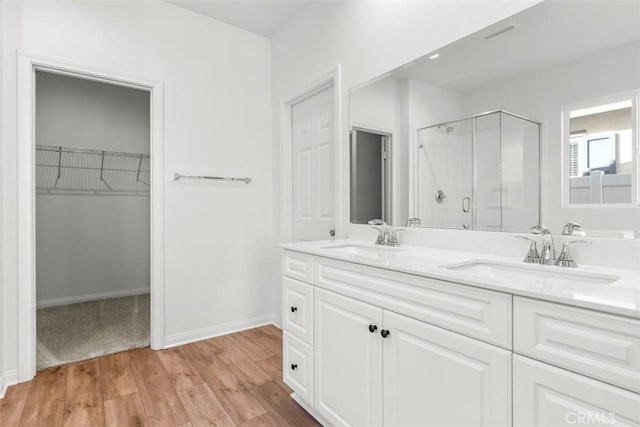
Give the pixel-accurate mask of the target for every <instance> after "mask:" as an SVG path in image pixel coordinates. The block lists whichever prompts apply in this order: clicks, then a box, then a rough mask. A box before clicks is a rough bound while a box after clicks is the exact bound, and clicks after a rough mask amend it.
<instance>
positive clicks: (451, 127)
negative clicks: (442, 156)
mask: <svg viewBox="0 0 640 427" xmlns="http://www.w3.org/2000/svg"><path fill="white" fill-rule="evenodd" d="M442 128H444V131H445V132H446V133H451V132H453V126H449V125H448V124H446V123H443V124H440V125H438V129H442Z"/></svg>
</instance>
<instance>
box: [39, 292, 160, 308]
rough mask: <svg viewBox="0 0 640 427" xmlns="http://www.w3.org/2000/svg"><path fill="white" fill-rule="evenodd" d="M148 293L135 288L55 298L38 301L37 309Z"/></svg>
mask: <svg viewBox="0 0 640 427" xmlns="http://www.w3.org/2000/svg"><path fill="white" fill-rule="evenodd" d="M148 293H149V288H134V289H125V290H122V291H110V292H99V293H96V294H87V295H80V296H74V297H65V298H54V299H48V300H44V301H38V302H37V304H36V307H37V308H44V307H53V306H56V305H68V304H77V303H79V302H87V301H97V300H101V299H108V298H120V297H130V296H133V295H142V294H148Z"/></svg>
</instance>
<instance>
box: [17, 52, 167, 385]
mask: <svg viewBox="0 0 640 427" xmlns="http://www.w3.org/2000/svg"><path fill="white" fill-rule="evenodd" d="M17 59H18V70H17V84H18V87H17V93H18V99H17V111H18V117H17V128H18V162H17V171H18V251H17V257H18V382H24V381H29V380H31V379H32V378H33V377H34V376H35V374H36V351H37V350H36V231H35V218H36V210H35V207H36V205H35V195H36V190H35V142H36V141H35V101H36V99H35V95H36V92H35V72H36V70H40V71H46V72H49V73H54V74H60V75H65V76H70V77H75V78H80V79H86V80H92V81H97V82H101V83H108V84H113V85H117V86H124V87H130V88H135V89H141V90H145V91H147V92H149V96H150V111H149V114H150V129H149V136H150V154H151V183H150V214H151V218H150V228H151V229H150V238H151V242H150V248H151V250H150V252H151V253H150V292H151V303H150V308H151V333H150V340H151V348H153V349H154V350H155V349H160V348H163V347H164V332H165V331H164V329H165V324H164V191H163V184H164V179H163V178H164V166H163V165H164V141H163V137H164V135H163V129H164V117H163V104H164V100H163V84H162V82H159V81H149V80H145V79H140V78H136V77H129V76H123V75H121V74H119V73H118V72H112V71H105V70H103V69H97V68H95V67H93V66H87V65H78V64H73V63H69V62H65V61H62V60H54V59H49V58H42V57H38V56H32V55H26V54H22V53H20V52H18V58H17Z"/></svg>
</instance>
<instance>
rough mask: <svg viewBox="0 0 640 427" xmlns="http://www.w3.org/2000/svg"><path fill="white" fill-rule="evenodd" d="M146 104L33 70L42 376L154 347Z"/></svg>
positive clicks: (131, 95) (126, 92)
mask: <svg viewBox="0 0 640 427" xmlns="http://www.w3.org/2000/svg"><path fill="white" fill-rule="evenodd" d="M149 102H150V94H149V92H147V91H145V90H140V89H136V88H131V87H124V86H119V85H116V84H110V83H106V82H98V81H93V80H90V79H85V78H80V77H76V76H68V75H61V74H54V73H49V72H44V71H37V72H36V103H35V105H36V111H35V123H36V126H35V132H36V147H35V174H36V188H35V194H36V300H37V309H36V325H37V330H36V334H37V369H43V368H47V367H50V366H56V365H61V364H64V363H69V362H74V361H78V360H85V359H90V358H93V357H97V356H101V355H104V354H110V353H116V352H120V351H123V350H127V349H131V348H136V347H144V346H148V345H149V328H150V307H149V304H150V298H149V289H150V287H149V285H150V273H149V272H150V267H149V262H150V250H149V248H150V231H149V229H150V204H149V194H150V186H151V181H150V155H149V142H150V105H149Z"/></svg>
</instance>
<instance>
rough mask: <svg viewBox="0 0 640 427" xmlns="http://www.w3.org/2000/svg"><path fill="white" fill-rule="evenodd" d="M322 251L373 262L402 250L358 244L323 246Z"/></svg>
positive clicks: (382, 259)
mask: <svg viewBox="0 0 640 427" xmlns="http://www.w3.org/2000/svg"><path fill="white" fill-rule="evenodd" d="M322 249H328V250H330V251H331V252H339V253H340V254H343V255H348V256H351V257H354V258H363V259H368V260H375V261H384V260H385V259H387V258H388V257H389V256H390V255H391V254H394V253H397V252H402V251H403V248H398V247H393V246H373V245H371V246H369V245H358V244H345V245H335V246H324V247H323V248H322Z"/></svg>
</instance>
